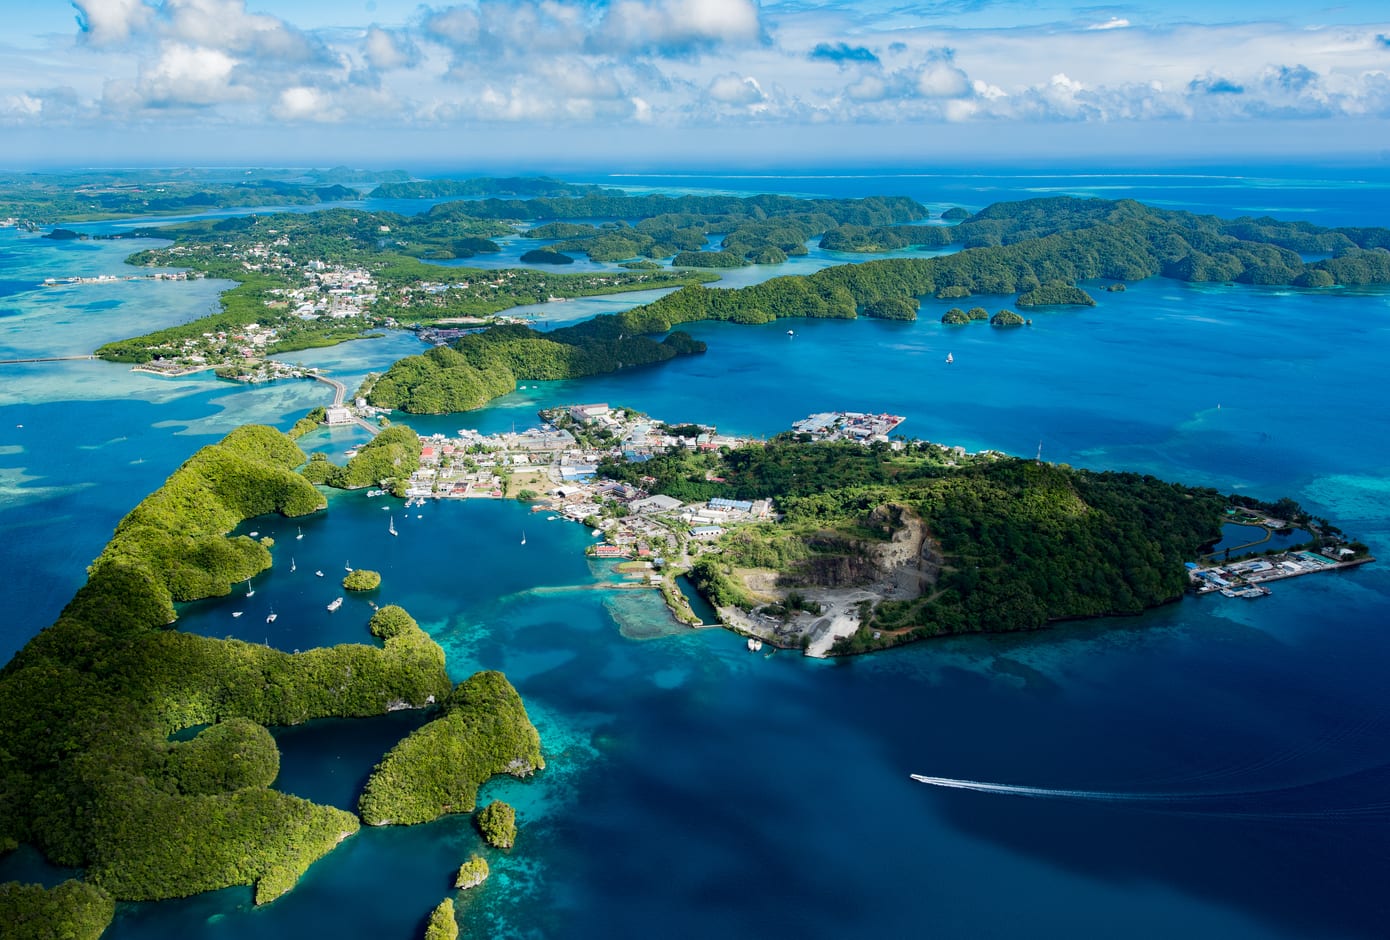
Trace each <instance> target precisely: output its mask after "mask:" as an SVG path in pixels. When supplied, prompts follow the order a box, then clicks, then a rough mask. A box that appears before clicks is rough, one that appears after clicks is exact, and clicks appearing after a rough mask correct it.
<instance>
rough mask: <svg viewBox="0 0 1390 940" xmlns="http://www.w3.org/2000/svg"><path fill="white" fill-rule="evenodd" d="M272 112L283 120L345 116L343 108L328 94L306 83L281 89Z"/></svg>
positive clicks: (325, 119) (326, 119) (324, 120)
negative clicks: (336, 105) (305, 84)
mask: <svg viewBox="0 0 1390 940" xmlns="http://www.w3.org/2000/svg"><path fill="white" fill-rule="evenodd" d="M271 113H272V114H274V115H275V117H277V118H279V119H280V120H282V121H322V122H328V121H338V120H341V119H342V118H343V112H342V109H340V108H337V107H335V106H334V104H333V101H332V99H331V98H330V97H329V96H328V95H326V94H325V93H324V92H322V91H320V90H319V89H317V88H309V87H307V86H304V85H296V86H294V87H292V88H286V89H284V90H283V91H281V92H280V97H279V98H278V99H277V101H276V102H275V106H274V108H272V109H271Z"/></svg>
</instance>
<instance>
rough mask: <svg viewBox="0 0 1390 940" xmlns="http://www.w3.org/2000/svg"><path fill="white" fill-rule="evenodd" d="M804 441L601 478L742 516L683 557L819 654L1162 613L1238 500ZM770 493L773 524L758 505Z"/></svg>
mask: <svg viewBox="0 0 1390 940" xmlns="http://www.w3.org/2000/svg"><path fill="white" fill-rule="evenodd" d="M804 437H805V436H804V435H797V434H784V435H779V436H778V437H775V438H773V439H772V440H770V441H766V442H761V443H748V444H745V445H743V446H739V447H736V448H734V449H729V450H726V451H725V452H723V453H714V452H710V453H698V452H691V451H689V450H684V449H678V450H677V449H673V450H671V451H669V452H666V453H658V454H654V455H652V456H651V457H650V459H647V460H644V461H642V462H629V461H627V460H625V459H624V458H622V457H620V456H616V455H615V456H611V457H609V458H607V459H606V460H605V461H604V462H603V463H602V464H601V465H600V468H599V472H600V474H601V475H602V476H605V477H607V478H610V479H614V480H618V481H621V482H624V483H627V484H629V485H631V486H634V487H642V488H643V489H644V490H645V491H646V492H650V493H653V494H660V495H661V496H665V497H670V498H671V501H673V502H674V501H679V502H678V503H677V505H679V503H685V504H687V506H686V507H685V508H684V509H683V511H684V512H686V513H687V514H693V516H694V518H696V519H699V518H701V515H702V513H703V514H709V513H711V512H713V514H714V516H715V517H717V518H720V519H725V518H728V517H732V518H731V519H729V521H724V522H718V523H714V524H713V527H712V530H711V529H710V528H709V525H710V524H708V523H706V524H705V525H706V526H707V528H705V529H704V530H702V529H700V528H698V523H697V524H692V523H690V522H688V521H687V522H685V524H684V526H681V525H680V522H679V521H674V522H673V526H672V532H673V533H674V535H675V538H674V541H678V542H679V543H680V545H681V549H682V550H681V551H679V552H678V553H677V554H678V556H679V559H678V560H677V562H676V563H677V564H678V565H682V566H684V565H688V566H689V577H690V580H691V581H692V582H693V583H694V584H695V586H696V587H697V589H698V590H699V591H700V592H701V593H702V594H703V595H704V596H705V597H706V598H707V599H708V600H709V601H710V602H711V603H712V604H714V605H715V606H716V608H718V610H719V612H720V615H721V619H723V620H724V622H725V623H727V624H729V625H731V626H732V627H734V628H735V629H737V630H739V631H740V632H745V633H748V634H749V635H750V636H753V637H757V638H762V639H765V640H767V641H769V642H773V643H777V644H778V645H782V646H793V647H795V646H800V647H801V648H803V649H806V650H808V651H809V652H811V653H813V654H815V655H827V654H847V653H859V652H865V651H868V650H872V649H878V648H882V647H886V646H891V645H895V644H898V643H903V642H908V641H911V640H917V639H924V638H928V637H936V636H943V635H952V634H961V633H995V632H1011V631H1020V630H1037V629H1041V628H1043V627H1045V626H1047V625H1048V624H1049V623H1052V622H1054V621H1059V620H1068V619H1075V618H1081V617H1098V616H1106V615H1123V614H1137V613H1140V612H1142V611H1144V610H1146V609H1148V608H1151V607H1155V606H1158V605H1161V604H1165V603H1168V602H1170V601H1173V600H1176V599H1177V598H1179V597H1180V596H1182V594H1183V593H1184V592H1185V591H1186V590H1187V589H1188V587H1189V578H1188V573H1187V568H1186V567H1185V563H1186V562H1188V561H1191V560H1193V559H1195V558H1197V557H1199V554H1200V549H1201V547H1202V546H1204V545H1209V544H1214V543H1215V542H1216V540H1217V539H1218V538H1219V535H1220V527H1221V525H1222V523H1223V522H1224V521H1227V519H1228V513H1227V510H1228V509H1229V507H1230V506H1231V505H1233V504H1238V499H1239V498H1237V497H1226V496H1222V495H1221V494H1220V493H1218V492H1217V491H1216V490H1213V489H1207V488H1194V487H1187V486H1182V485H1179V484H1176V483H1169V482H1165V481H1163V480H1159V479H1156V478H1154V477H1152V476H1146V475H1140V474H1136V473H1115V472H1104V473H1097V472H1092V471H1087V470H1080V469H1075V468H1072V467H1068V466H1065V465H1053V464H1046V463H1042V462H1040V461H1036V460H1024V459H1019V458H1014V457H1008V456H1005V455H1003V454H998V453H994V452H988V451H987V452H983V453H981V454H967V453H966V452H965V451H964V450H963V449H961V448H950V447H944V446H941V445H937V444H932V443H928V442H923V441H904V442H896V443H891V444H890V443H889V442H887V441H878V442H875V443H872V444H868V445H865V444H860V443H851V442H848V441H841V442H836V441H812V440H806V439H804ZM763 500H772V501H773V503H774V505H775V507H776V509H777V511H778V512H779V513H780V519H778V520H777V521H764V520H765V518H766V511H765V510H764V511H763V513H762V515H759V514H758V512H757V511H756V510H750V509H749V508H748V507H750V506H752V505H753V503H754V502H755V501H763ZM740 501H742V503H741V504H740ZM1286 502H1287V504H1288V505H1289V506H1292V510H1291V512H1292V515H1290V514H1289V513H1285V514H1284V518H1294V519H1298V520H1300V521H1299V524H1301V525H1308V526H1310V527H1313V528H1314V531H1315V532H1317V533H1318V535H1317V539H1318V542H1319V544H1324V543H1325V544H1328V545H1332V546H1334V547H1335V546H1341V545H1343V540H1342V539H1341V533H1340V532H1338V531H1337V529H1336V528H1335V527H1334V526H1331V525H1330V524H1328V523H1327V522H1326V520H1320V521H1318V522H1317V524H1316V526H1315V527H1314V526H1313V524H1312V521H1311V520H1308V519H1307V517H1306V514H1304V513H1302V511H1301V510H1299V509H1298V508H1297V506H1296V504H1293V503H1292V502H1291V501H1286ZM701 504H707V505H708V508H707V509H706V508H704V507H702V505H701ZM740 505H741V506H742V508H740ZM680 518H684V519H688V518H689V515H687V516H686V517H680ZM621 521H622V520H619V522H621ZM692 525H694V526H696V527H692ZM686 533H689V534H688V536H687V535H686ZM711 539H712V540H711ZM1315 548H1316V546H1315ZM1350 550H1351V551H1353V552H1362V553H1363V554H1364V546H1361V545H1359V543H1351V548H1350ZM755 614H757V615H760V616H755Z"/></svg>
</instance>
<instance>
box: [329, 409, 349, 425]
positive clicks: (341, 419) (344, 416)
mask: <svg viewBox="0 0 1390 940" xmlns="http://www.w3.org/2000/svg"><path fill="white" fill-rule="evenodd" d="M325 420H326V421H327V423H328V424H330V425H339V424H352V410H351V409H349V408H329V409H328V410H327V414H326V419H325Z"/></svg>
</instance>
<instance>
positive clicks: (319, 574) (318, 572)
mask: <svg viewBox="0 0 1390 940" xmlns="http://www.w3.org/2000/svg"><path fill="white" fill-rule="evenodd" d="M314 574H315V575H316V576H317V577H320V578H322V577H323V572H322V571H315V572H314Z"/></svg>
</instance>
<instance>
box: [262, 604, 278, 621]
mask: <svg viewBox="0 0 1390 940" xmlns="http://www.w3.org/2000/svg"><path fill="white" fill-rule="evenodd" d="M278 616H280V615H279V614H277V613H276V612H275V608H274V607H272V608H270V613H268V614H266V615H265V622H266V623H274V622H275V618H276V617H278Z"/></svg>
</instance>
